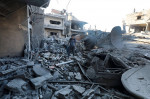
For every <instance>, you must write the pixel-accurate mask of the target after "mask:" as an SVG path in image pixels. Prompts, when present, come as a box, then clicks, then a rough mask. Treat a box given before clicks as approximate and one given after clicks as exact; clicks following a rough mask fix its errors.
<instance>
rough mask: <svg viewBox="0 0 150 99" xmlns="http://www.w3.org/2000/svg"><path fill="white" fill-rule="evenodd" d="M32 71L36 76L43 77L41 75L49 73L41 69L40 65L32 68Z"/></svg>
mask: <svg viewBox="0 0 150 99" xmlns="http://www.w3.org/2000/svg"><path fill="white" fill-rule="evenodd" d="M33 71H34V73H35V74H36V75H37V76H43V75H46V74H48V73H50V72H49V70H47V69H46V68H44V67H41V65H35V66H33Z"/></svg>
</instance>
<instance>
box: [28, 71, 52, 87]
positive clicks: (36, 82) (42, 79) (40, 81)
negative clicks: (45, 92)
mask: <svg viewBox="0 0 150 99" xmlns="http://www.w3.org/2000/svg"><path fill="white" fill-rule="evenodd" d="M52 78H53V76H52V75H51V74H50V73H49V74H46V75H44V76H41V77H37V78H33V79H30V81H31V83H32V84H33V86H34V87H35V89H37V88H39V87H41V86H42V85H43V83H44V82H45V81H46V80H50V79H52Z"/></svg>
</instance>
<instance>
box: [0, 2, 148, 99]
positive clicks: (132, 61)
mask: <svg viewBox="0 0 150 99" xmlns="http://www.w3.org/2000/svg"><path fill="white" fill-rule="evenodd" d="M49 2H50V1H49V0H30V1H29V0H0V76H1V77H0V99H137V97H138V98H139V97H140V98H143V97H144V98H146V99H149V98H150V94H149V85H150V84H149V76H148V75H147V73H149V69H150V67H149V64H150V61H149V60H150V55H149V48H148V47H147V46H143V45H137V46H136V47H135V46H130V45H127V44H126V45H125V46H124V44H123V42H122V31H121V27H119V26H116V27H114V28H113V29H112V31H111V32H110V33H106V32H102V31H99V30H94V31H93V30H91V31H90V30H89V31H85V30H84V25H85V24H86V22H84V21H80V20H78V19H77V18H75V17H74V16H73V15H72V14H71V13H67V12H66V11H65V10H63V11H58V10H54V9H53V11H52V12H53V13H51V14H44V10H42V9H41V8H40V7H47V6H48V4H49ZM87 32H89V35H90V36H87V35H75V38H76V40H77V41H79V42H77V44H76V45H77V46H76V53H75V55H72V54H71V55H70V57H68V55H67V47H68V45H67V44H68V41H69V40H68V37H70V36H71V35H72V34H86V33H87ZM93 33H94V35H93ZM124 36H125V35H124ZM130 36H131V35H130ZM53 37H57V39H53ZM128 37H129V36H128V35H127V37H126V38H128ZM47 38H48V39H47ZM140 38H142V39H143V37H140ZM148 40H149V39H148ZM86 41H87V42H86ZM131 41H135V39H134V40H133V39H132V40H131ZM148 42H149V41H147V43H148ZM65 45H66V46H65ZM85 45H89V46H85ZM121 45H122V46H121ZM145 45H146V44H145ZM91 46H92V47H91ZM131 47H132V48H131ZM87 48H89V49H88V50H87ZM130 48H131V49H130ZM142 51H143V52H142ZM145 52H146V53H145ZM145 65H147V66H146V68H145ZM136 67H138V68H136ZM131 68H132V69H131ZM145 70H146V72H145ZM126 71H127V72H126ZM128 72H129V73H128ZM143 72H144V73H143ZM122 75H123V77H122ZM145 75H146V76H147V77H145ZM133 80H135V81H133ZM122 84H123V85H122ZM133 85H135V86H133ZM143 85H144V87H143ZM138 86H140V87H141V88H139V87H138ZM132 90H133V91H132ZM135 92H136V93H135ZM141 92H142V93H141ZM143 92H145V93H144V94H143ZM134 96H135V98H134Z"/></svg>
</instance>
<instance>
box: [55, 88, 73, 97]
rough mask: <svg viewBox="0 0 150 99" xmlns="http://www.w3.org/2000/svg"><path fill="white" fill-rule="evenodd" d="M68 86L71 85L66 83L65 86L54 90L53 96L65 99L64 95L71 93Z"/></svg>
mask: <svg viewBox="0 0 150 99" xmlns="http://www.w3.org/2000/svg"><path fill="white" fill-rule="evenodd" d="M70 87H71V86H70V85H68V86H67V87H65V88H62V89H60V90H59V91H56V92H55V96H56V97H59V98H63V99H66V98H65V97H66V96H68V95H69V94H70V93H71V91H72V89H70Z"/></svg>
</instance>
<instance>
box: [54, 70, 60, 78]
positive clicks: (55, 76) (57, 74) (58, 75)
mask: <svg viewBox="0 0 150 99" xmlns="http://www.w3.org/2000/svg"><path fill="white" fill-rule="evenodd" d="M60 76H61V74H60V73H59V72H58V71H55V72H54V74H53V78H54V79H58V78H60Z"/></svg>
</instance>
